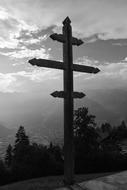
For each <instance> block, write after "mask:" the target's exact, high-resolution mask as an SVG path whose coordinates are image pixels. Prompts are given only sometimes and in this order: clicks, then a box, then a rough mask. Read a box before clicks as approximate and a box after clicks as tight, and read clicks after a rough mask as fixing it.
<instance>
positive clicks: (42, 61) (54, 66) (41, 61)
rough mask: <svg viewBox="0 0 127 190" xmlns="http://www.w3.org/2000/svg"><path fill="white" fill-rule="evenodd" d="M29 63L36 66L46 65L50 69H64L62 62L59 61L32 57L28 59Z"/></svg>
mask: <svg viewBox="0 0 127 190" xmlns="http://www.w3.org/2000/svg"><path fill="white" fill-rule="evenodd" d="M29 63H30V64H31V65H36V66H38V67H47V68H51V69H62V70H64V69H65V68H64V64H63V62H59V61H52V60H46V59H36V58H34V59H31V60H29Z"/></svg>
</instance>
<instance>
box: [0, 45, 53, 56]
mask: <svg viewBox="0 0 127 190" xmlns="http://www.w3.org/2000/svg"><path fill="white" fill-rule="evenodd" d="M49 51H50V49H48V50H47V51H46V50H45V48H40V49H35V50H31V49H27V48H25V47H24V49H21V50H17V51H11V52H0V54H1V55H5V56H9V57H10V58H12V59H22V58H42V59H49V57H50V56H49Z"/></svg>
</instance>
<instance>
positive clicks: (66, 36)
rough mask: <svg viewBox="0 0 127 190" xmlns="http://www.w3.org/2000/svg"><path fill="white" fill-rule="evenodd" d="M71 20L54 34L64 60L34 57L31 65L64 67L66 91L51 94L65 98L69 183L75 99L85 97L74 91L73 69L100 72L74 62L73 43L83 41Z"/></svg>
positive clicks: (67, 181)
mask: <svg viewBox="0 0 127 190" xmlns="http://www.w3.org/2000/svg"><path fill="white" fill-rule="evenodd" d="M70 23H71V21H70V19H69V18H68V17H67V18H66V19H65V20H64V21H63V34H52V35H51V36H50V37H51V38H52V39H53V40H57V41H58V42H61V43H63V62H59V61H52V60H45V59H32V60H30V61H29V63H30V64H31V65H36V66H39V67H47V68H52V69H62V70H63V75H64V80H63V84H64V85H63V86H64V91H59V92H58V91H55V92H53V93H52V94H51V95H52V96H53V97H59V98H63V99H64V182H65V184H67V185H71V184H73V183H74V142H73V99H74V98H83V97H84V96H85V94H84V93H82V92H73V71H77V72H85V73H94V74H96V73H98V72H99V71H100V70H99V69H98V68H94V67H89V66H85V65H78V64H73V56H72V45H77V46H79V45H81V44H83V41H82V40H81V39H77V38H74V37H72V28H71V24H70Z"/></svg>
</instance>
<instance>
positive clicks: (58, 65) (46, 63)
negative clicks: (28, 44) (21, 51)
mask: <svg viewBox="0 0 127 190" xmlns="http://www.w3.org/2000/svg"><path fill="white" fill-rule="evenodd" d="M29 63H30V64H31V65H36V66H39V67H47V68H52V69H62V70H65V64H64V63H63V62H59V61H52V60H46V59H31V60H29ZM72 69H73V71H77V72H84V73H94V74H96V73H98V72H99V71H100V70H99V69H98V68H95V67H90V66H85V65H78V64H73V65H72Z"/></svg>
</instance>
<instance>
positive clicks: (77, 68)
mask: <svg viewBox="0 0 127 190" xmlns="http://www.w3.org/2000/svg"><path fill="white" fill-rule="evenodd" d="M73 71H77V72H84V73H94V74H96V73H98V72H99V71H100V70H99V69H98V68H96V67H90V66H86V65H78V64H73Z"/></svg>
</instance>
